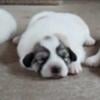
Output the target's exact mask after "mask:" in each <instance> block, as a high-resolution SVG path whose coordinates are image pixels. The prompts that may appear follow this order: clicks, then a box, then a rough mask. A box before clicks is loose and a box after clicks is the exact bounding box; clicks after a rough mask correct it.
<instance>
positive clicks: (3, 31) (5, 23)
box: [0, 9, 17, 44]
mask: <svg viewBox="0 0 100 100" xmlns="http://www.w3.org/2000/svg"><path fill="white" fill-rule="evenodd" d="M16 27H17V25H16V21H15V19H14V18H13V16H12V15H11V14H10V13H8V12H7V11H5V10H3V9H0V44H1V43H3V42H5V41H7V40H8V39H10V38H11V37H12V36H14V35H15V31H16Z"/></svg>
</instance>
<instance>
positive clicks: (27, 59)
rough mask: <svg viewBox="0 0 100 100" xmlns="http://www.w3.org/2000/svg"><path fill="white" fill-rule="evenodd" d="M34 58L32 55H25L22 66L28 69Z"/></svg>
mask: <svg viewBox="0 0 100 100" xmlns="http://www.w3.org/2000/svg"><path fill="white" fill-rule="evenodd" d="M33 58H34V54H33V53H29V54H27V55H26V56H25V57H24V59H23V64H24V65H25V66H26V67H27V68H28V67H31V63H32V60H33Z"/></svg>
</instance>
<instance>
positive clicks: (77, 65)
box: [69, 47, 86, 74]
mask: <svg viewBox="0 0 100 100" xmlns="http://www.w3.org/2000/svg"><path fill="white" fill-rule="evenodd" d="M73 51H74V53H75V54H76V55H77V60H76V61H75V62H72V63H71V64H69V73H70V74H78V73H80V72H82V65H81V63H82V62H84V59H85V55H86V54H85V51H84V48H83V47H76V48H74V49H73Z"/></svg>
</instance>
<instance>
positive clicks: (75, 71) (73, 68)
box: [69, 62, 82, 74]
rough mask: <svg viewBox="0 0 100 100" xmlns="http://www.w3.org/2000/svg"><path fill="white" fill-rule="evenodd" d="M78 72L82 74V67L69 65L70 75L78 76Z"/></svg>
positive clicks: (78, 64)
mask: <svg viewBox="0 0 100 100" xmlns="http://www.w3.org/2000/svg"><path fill="white" fill-rule="evenodd" d="M80 72H82V66H81V65H80V63H75V62H74V63H71V64H70V65H69V73H70V74H79V73H80Z"/></svg>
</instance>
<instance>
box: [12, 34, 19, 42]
mask: <svg viewBox="0 0 100 100" xmlns="http://www.w3.org/2000/svg"><path fill="white" fill-rule="evenodd" d="M19 40H20V36H16V37H14V38H13V39H12V42H13V43H14V44H18V42H19Z"/></svg>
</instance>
